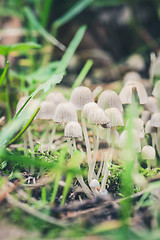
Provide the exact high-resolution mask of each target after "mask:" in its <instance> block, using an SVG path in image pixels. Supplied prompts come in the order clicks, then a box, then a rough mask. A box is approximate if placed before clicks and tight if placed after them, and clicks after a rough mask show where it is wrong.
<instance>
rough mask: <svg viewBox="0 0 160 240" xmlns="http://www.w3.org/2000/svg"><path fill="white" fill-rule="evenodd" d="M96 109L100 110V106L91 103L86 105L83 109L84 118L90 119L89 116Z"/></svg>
mask: <svg viewBox="0 0 160 240" xmlns="http://www.w3.org/2000/svg"><path fill="white" fill-rule="evenodd" d="M94 108H99V106H98V104H97V103H95V102H89V103H87V104H85V105H84V107H83V109H82V115H83V117H85V118H88V114H89V112H90V110H91V109H94Z"/></svg>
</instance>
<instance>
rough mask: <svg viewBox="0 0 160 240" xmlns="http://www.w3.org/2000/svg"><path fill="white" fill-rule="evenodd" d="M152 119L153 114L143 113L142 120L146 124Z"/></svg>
mask: <svg viewBox="0 0 160 240" xmlns="http://www.w3.org/2000/svg"><path fill="white" fill-rule="evenodd" d="M150 118H151V113H150V112H149V111H147V110H145V111H143V112H142V115H141V119H142V121H143V122H144V123H146V122H147V121H148V120H149V119H150Z"/></svg>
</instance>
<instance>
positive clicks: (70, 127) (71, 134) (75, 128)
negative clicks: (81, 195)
mask: <svg viewBox="0 0 160 240" xmlns="http://www.w3.org/2000/svg"><path fill="white" fill-rule="evenodd" d="M64 136H65V137H66V138H67V142H68V147H69V152H70V155H71V156H72V155H73V151H76V150H77V148H76V142H75V139H76V138H82V129H81V125H80V124H79V123H78V122H74V121H72V122H69V123H67V124H66V127H65V131H64ZM70 139H71V140H72V141H73V144H72V143H71V141H70ZM72 146H73V147H72ZM73 148H74V149H73ZM77 163H78V161H77ZM78 168H79V169H80V165H78ZM76 178H77V180H78V182H79V183H80V185H81V187H82V189H83V191H84V192H85V194H86V196H88V197H89V198H91V197H92V195H91V192H90V189H89V188H88V186H87V185H86V184H85V182H84V180H83V177H82V175H81V174H80V175H76Z"/></svg>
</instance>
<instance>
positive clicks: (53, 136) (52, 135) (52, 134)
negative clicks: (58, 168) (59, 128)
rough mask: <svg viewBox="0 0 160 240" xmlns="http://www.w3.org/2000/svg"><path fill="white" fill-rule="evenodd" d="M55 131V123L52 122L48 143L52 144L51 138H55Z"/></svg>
mask: <svg viewBox="0 0 160 240" xmlns="http://www.w3.org/2000/svg"><path fill="white" fill-rule="evenodd" d="M55 132H56V124H55V123H54V125H53V128H52V132H51V136H50V139H49V145H52V143H53V140H54V138H55Z"/></svg>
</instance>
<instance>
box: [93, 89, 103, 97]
mask: <svg viewBox="0 0 160 240" xmlns="http://www.w3.org/2000/svg"><path fill="white" fill-rule="evenodd" d="M102 91H103V88H102V86H97V87H96V88H95V89H94V90H93V92H92V94H93V98H94V99H97V98H98V96H99V95H100V94H101V92H102Z"/></svg>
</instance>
